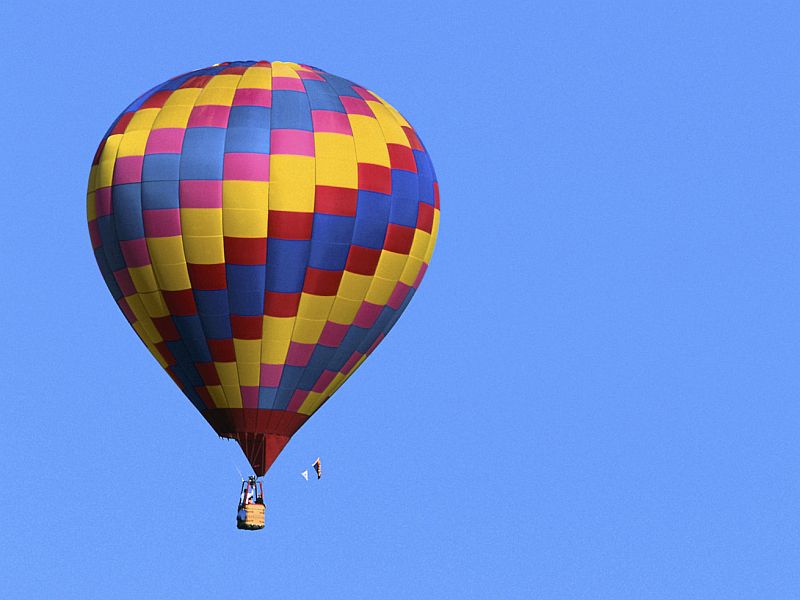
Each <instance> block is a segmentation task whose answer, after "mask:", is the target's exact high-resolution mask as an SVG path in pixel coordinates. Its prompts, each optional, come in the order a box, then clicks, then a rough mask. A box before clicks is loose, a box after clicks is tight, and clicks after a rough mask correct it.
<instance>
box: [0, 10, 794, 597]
mask: <svg viewBox="0 0 800 600" xmlns="http://www.w3.org/2000/svg"><path fill="white" fill-rule="evenodd" d="M699 4H701V3H697V2H591V3H589V2H587V3H579V5H577V6H573V7H568V6H565V3H562V2H502V1H501V2H486V3H471V2H463V1H462V2H452V1H448V2H444V1H443V2H429V1H426V2H423V1H417V0H409V1H407V2H403V3H399V4H397V3H394V4H392V3H379V2H303V1H301V2H284V3H276V2H259V3H230V2H227V3H223V2H216V3H211V2H204V1H197V2H191V3H189V2H154V1H150V0H143V1H142V2H128V3H108V2H80V3H49V5H50V6H51V8H43V7H41V6H36V5H35V4H34V3H28V2H22V1H21V0H12V1H11V3H6V4H4V5H3V7H2V8H0V23H1V25H0V28H2V31H0V34H1V35H0V39H2V42H0V44H2V47H3V54H4V57H5V60H4V62H3V70H2V81H3V93H2V97H1V98H2V99H0V102H2V116H3V119H2V123H3V128H2V132H3V140H4V141H3V143H2V145H1V146H0V154H1V155H2V156H0V164H2V165H3V173H4V177H3V186H4V195H3V200H2V206H3V208H4V211H5V213H4V219H3V225H2V229H3V252H4V260H3V261H2V263H0V265H1V266H0V271H1V272H0V277H2V281H3V285H2V294H0V302H1V303H2V306H1V310H0V315H1V316H0V324H1V325H2V330H3V332H4V338H5V343H4V344H2V347H1V349H0V358H2V364H3V367H4V369H3V370H4V372H5V377H3V380H2V383H0V392H2V402H3V410H2V415H1V416H0V455H1V456H2V459H0V515H1V516H0V531H1V532H2V533H0V596H1V597H3V598H23V597H24V598H43V597H52V598H81V599H84V598H108V597H114V598H120V599H123V598H132V599H140V598H184V597H185V598H192V597H197V598H204V597H216V598H223V599H227V598H242V597H243V596H242V594H243V592H244V590H245V589H246V586H248V585H252V587H253V589H255V590H257V591H258V595H259V597H277V598H301V597H302V598H331V599H335V598H347V599H353V598H395V597H396V598H458V599H463V598H544V599H551V598H552V599H560V598H568V599H571V598H590V599H592V600H595V599H604V598H609V599H614V600H622V599H628V598H630V599H635V600H640V599H643V598H648V599H649V598H668V599H677V598H681V599H683V598H698V599H704V600H705V599H709V598H721V599H725V600H731V599H738V598H757V599H763V598H770V599H772V598H776V599H777V598H780V599H783V598H797V597H800V571H799V570H798V568H797V565H798V564H800V467H798V464H799V461H800V441H798V436H797V433H798V429H800V402H798V393H799V392H800V377H798V351H800V343H799V342H798V340H800V324H799V321H798V306H800V275H799V273H800V271H798V259H800V244H799V243H798V227H799V225H800V203H799V202H798V198H799V197H800V196H799V194H800V178H798V164H800V163H799V161H800V144H799V143H798V140H799V139H800V135H799V134H800V110H799V109H798V98H799V97H800V58H798V57H800V43H799V42H798V40H799V38H798V36H797V32H798V28H800V8H798V7H797V4H796V3H792V2H783V3H781V2H776V3H763V2H752V3H748V2H732V3H708V4H713V5H714V6H706V7H702V6H698V5H699ZM241 59H275V60H279V59H284V60H295V61H299V62H305V63H308V64H313V65H315V66H318V67H320V68H323V69H325V70H327V71H330V72H332V73H335V74H338V75H341V76H343V77H347V78H349V79H352V80H354V81H357V82H359V83H361V84H363V85H365V86H367V87H369V88H371V89H374V90H375V91H376V92H378V93H379V94H381V95H382V96H384V97H386V98H387V99H388V100H389V101H390V102H392V103H393V104H394V105H395V106H396V107H398V109H400V110H401V111H402V112H403V113H404V114H405V115H406V116H407V117H408V119H409V120H410V121H411V122H412V123H413V124H414V125H415V127H416V128H417V129H418V130H419V131H420V133H421V135H422V136H423V139H424V140H425V143H426V145H427V147H428V149H429V151H430V153H431V156H432V157H433V161H434V164H435V166H436V169H437V173H438V177H439V180H440V183H441V189H442V227H441V231H440V237H439V244H438V247H437V250H436V253H435V254H434V257H433V261H432V264H431V268H430V270H429V272H428V275H427V277H426V279H425V281H424V283H423V285H422V288H421V290H420V292H419V294H417V296H416V297H415V299H414V301H413V302H412V304H411V306H410V308H409V310H408V311H407V312H406V313H405V315H404V316H403V318H402V319H401V321H400V323H399V324H398V326H397V327H396V328H395V329H394V330H393V331H392V333H391V334H390V335H389V337H388V338H387V339H386V341H385V342H384V343H383V344H382V346H381V347H380V349H379V350H378V351H377V352H376V353H375V354H374V355H373V356H372V357H371V358H370V360H369V361H368V362H367V363H366V364H365V365H364V367H363V368H362V369H360V370H359V372H358V373H357V374H356V375H355V376H354V377H353V378H352V379H351V380H350V381H349V382H348V383H347V384H346V385H345V386H344V387H343V388H342V389H341V390H340V391H339V392H338V393H337V395H336V396H335V397H334V398H333V399H332V400H331V402H329V403H328V404H327V405H326V406H325V407H324V408H323V409H322V410H321V411H320V412H319V413H317V414H316V415H315V416H314V418H313V419H312V420H311V421H310V422H309V423H308V424H307V425H306V426H305V427H304V428H303V429H302V430H301V432H300V433H299V434H298V435H297V436H296V437H295V438H294V440H293V441H292V442H291V443H290V445H289V446H288V447H287V449H286V451H285V452H284V453H283V455H282V456H281V458H280V459H279V461H278V462H277V463H276V465H275V467H274V468H273V469H272V470H271V472H270V473H269V475H268V477H267V487H268V496H269V498H268V502H269V515H268V521H269V523H268V526H267V529H266V530H264V531H262V532H260V533H256V534H248V533H243V532H240V531H237V530H236V529H235V527H234V521H233V519H234V513H235V502H236V496H237V493H238V486H239V475H238V474H237V472H236V468H235V467H234V464H233V463H234V462H235V463H236V464H237V465H238V466H239V467H240V468H244V464H243V462H244V461H243V460H242V459H240V458H238V457H237V455H236V451H235V449H234V447H233V446H232V445H231V443H226V442H224V441H221V440H219V439H218V438H217V437H216V436H215V435H214V433H213V432H212V431H211V429H210V428H209V427H208V426H207V425H206V424H205V422H204V421H203V420H202V418H200V417H199V416H198V415H197V414H196V413H195V412H194V409H193V408H192V407H191V405H190V404H189V402H188V401H186V399H185V398H184V397H183V396H182V395H181V394H180V392H179V391H178V390H177V388H176V387H175V386H174V385H173V384H172V382H171V381H169V380H168V378H167V377H166V376H165V374H164V373H163V372H162V371H161V369H160V368H159V367H158V365H157V364H156V363H155V361H154V360H153V359H152V358H151V356H150V355H149V353H148V352H147V351H146V350H145V348H144V347H143V346H142V345H141V344H140V342H139V341H138V339H136V337H135V336H134V335H133V333H132V332H131V331H130V329H129V327H128V325H127V323H126V322H125V320H124V319H123V317H122V315H121V314H119V312H118V310H117V309H116V307H115V306H114V304H113V302H112V300H111V297H110V295H109V294H108V292H107V290H106V289H105V286H104V284H103V282H102V280H101V277H100V275H99V272H98V271H97V268H96V266H95V264H94V259H93V257H92V253H91V250H90V244H89V238H88V234H87V231H86V225H85V209H84V193H85V184H86V179H87V174H88V169H89V164H90V161H91V158H92V155H93V153H94V150H95V147H96V145H97V143H98V141H99V140H100V138H101V136H102V135H103V133H104V131H105V129H106V127H107V126H108V124H109V123H110V122H111V120H112V119H113V118H114V117H115V116H116V115H117V114H118V113H119V112H120V111H121V110H122V109H123V108H124V107H125V106H126V104H127V103H128V102H129V101H131V100H132V99H133V98H135V97H136V96H137V95H139V94H140V93H142V92H144V91H145V90H147V89H148V88H149V87H151V86H152V85H155V84H156V83H159V82H161V81H163V80H165V79H167V78H168V77H171V76H173V75H176V74H178V73H180V72H184V71H188V70H192V69H196V68H200V67H204V66H208V65H210V64H213V63H217V62H221V61H224V60H241ZM317 455H321V456H322V457H323V460H324V461H325V469H326V470H325V478H324V479H323V480H322V481H321V482H319V483H317V482H316V481H314V482H308V483H306V482H305V481H303V479H302V478H301V477H300V475H299V473H300V471H302V470H303V469H305V468H307V467H308V466H310V464H311V462H312V461H313V460H314V459H315V458H316V457H317Z"/></svg>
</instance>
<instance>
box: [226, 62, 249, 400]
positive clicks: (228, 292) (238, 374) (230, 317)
mask: <svg viewBox="0 0 800 600" xmlns="http://www.w3.org/2000/svg"><path fill="white" fill-rule="evenodd" d="M242 78H243V77H242V75H240V76H239V80H238V81H237V82H236V88H234V91H233V94H234V97H235V96H236V89H238V87H239V84H241V82H242ZM229 108H230V110H229V111H228V120H227V121H226V123H225V144H224V145H223V147H222V165H223V167H222V168H223V170H222V180H221V182H220V185H221V187H222V189H221V192H220V193H221V194H222V208H221V210H220V216H221V217H222V264H224V265H225V296H226V298H227V302H228V321H229V322H230V326H231V343H232V344H233V358H234V364H235V365H236V387H237V388H239V398H240V400H241V405H242V406H241V408H242V409H244V395H243V394H242V377H241V372H240V370H239V355H238V352H237V351H236V333H235V332H234V330H233V309H232V308H231V286H230V285H229V283H228V259H227V258H226V257H225V154H226V152H227V149H228V136H229V134H230V129H229V127H230V119H231V110H233V98H231V105H230V106H229ZM222 391H223V393H225V388H223V390H222ZM225 398H226V401H228V397H227V394H225ZM228 407H229V408H231V406H230V402H229V401H228Z"/></svg>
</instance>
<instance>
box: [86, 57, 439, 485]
mask: <svg viewBox="0 0 800 600" xmlns="http://www.w3.org/2000/svg"><path fill="white" fill-rule="evenodd" d="M87 212H88V220H89V233H90V236H91V241H92V246H93V248H94V253H95V257H96V259H97V263H98V265H99V267H100V271H101V272H102V275H103V278H104V279H105V282H106V284H107V286H108V288H109V290H110V291H111V294H112V295H113V297H114V299H115V300H116V302H117V304H118V306H119V308H120V309H121V311H122V312H123V314H124V315H125V317H126V318H127V319H128V321H129V322H130V323H131V325H132V326H133V329H134V330H135V331H136V333H137V334H138V335H139V337H140V338H141V339H142V341H143V342H144V343H145V345H146V346H147V348H148V349H149V350H150V352H151V353H152V354H153V356H155V358H156V360H158V362H159V363H160V364H161V366H162V367H163V368H164V369H165V370H166V371H167V373H168V374H169V375H170V377H172V379H173V380H174V381H175V383H176V384H177V385H178V386H179V387H180V389H181V390H182V391H183V393H184V394H185V395H186V396H187V397H188V398H189V400H190V401H191V402H192V403H193V404H194V406H195V407H196V408H197V409H198V410H199V411H200V412H201V413H202V415H203V416H204V417H205V419H206V420H207V421H208V422H209V424H210V425H211V426H212V427H213V428H214V430H215V431H216V432H217V433H218V434H219V435H221V436H224V437H228V438H233V439H236V440H237V441H238V442H239V444H240V446H241V447H242V450H243V451H244V453H245V455H246V456H247V458H248V460H249V461H250V464H251V465H252V467H253V469H254V471H255V472H256V473H257V474H258V475H263V474H264V473H265V472H266V471H267V469H268V468H269V467H270V465H271V464H272V462H273V461H274V460H275V458H276V457H277V455H278V454H279V453H280V451H281V450H282V449H283V447H284V446H285V445H286V443H287V442H288V440H289V438H291V436H292V435H293V434H294V433H295V432H296V431H297V430H298V429H299V428H300V427H301V426H302V425H303V423H305V421H306V420H307V419H308V418H309V417H310V416H311V415H312V414H313V413H314V412H315V411H316V410H317V409H318V408H319V407H320V406H321V405H322V404H323V403H324V402H325V401H326V400H327V399H328V398H329V397H330V396H331V394H333V393H334V392H335V391H336V390H337V389H338V388H339V386H341V385H342V383H343V382H344V381H345V380H346V379H347V377H349V376H350V375H351V374H352V373H353V372H354V371H355V369H357V368H358V366H359V365H360V364H361V363H362V362H363V361H364V359H365V358H366V357H367V356H368V355H369V354H370V353H371V352H372V351H373V350H374V349H375V347H376V346H377V345H378V344H379V343H380V342H381V340H382V339H383V337H384V336H385V335H386V333H387V332H388V331H389V330H390V329H391V327H392V326H393V325H394V323H395V322H396V321H397V319H398V317H399V316H400V315H401V313H402V312H403V310H405V308H406V306H407V305H408V303H409V301H410V300H411V298H412V296H413V295H414V292H415V290H416V289H417V287H418V286H419V283H420V281H421V280H422V277H423V275H424V274H425V270H426V267H427V265H428V262H429V261H430V258H431V253H432V252H433V247H434V244H435V240H436V232H437V229H438V223H439V195H438V186H437V183H436V177H435V175H434V171H433V166H432V164H431V161H430V158H429V156H428V154H427V152H426V150H425V148H424V147H423V145H422V143H421V142H420V139H419V137H418V136H417V134H416V133H415V131H414V129H413V128H412V127H411V125H409V123H408V122H407V121H406V120H405V119H404V118H403V117H402V116H401V115H400V114H399V113H398V112H397V111H396V110H395V109H394V108H393V107H392V106H390V105H389V104H387V103H386V102H385V101H384V100H382V99H381V98H379V97H378V96H376V95H375V94H373V93H371V92H369V91H368V90H366V89H365V88H363V87H361V86H359V85H356V84H354V83H352V82H350V81H347V80H345V79H342V78H340V77H336V76H334V75H331V74H329V73H326V72H324V71H321V70H319V69H316V68H313V67H309V66H305V65H301V64H297V63H288V62H272V63H270V62H266V61H259V62H255V61H247V62H232V63H223V64H220V65H215V66H213V67H210V68H206V69H200V70H198V71H194V72H191V73H187V74H184V75H180V76H178V77H175V78H173V79H170V80H169V81H167V82H165V83H163V84H161V85H159V86H157V87H155V88H153V89H151V90H150V91H149V92H147V93H145V94H144V95H142V96H140V97H139V98H138V99H137V100H136V101H135V102H133V103H132V104H131V105H130V106H129V107H128V108H126V109H125V111H123V113H122V114H121V115H120V116H119V117H118V118H117V119H116V120H115V121H114V123H113V124H112V126H111V127H110V129H109V130H108V132H107V133H106V135H105V137H104V138H103V140H102V142H101V143H100V146H99V148H98V150H97V153H96V155H95V157H94V161H93V164H92V168H91V173H90V177H89V189H88V196H87Z"/></svg>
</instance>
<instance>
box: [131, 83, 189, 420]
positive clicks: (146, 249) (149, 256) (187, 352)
mask: <svg viewBox="0 0 800 600" xmlns="http://www.w3.org/2000/svg"><path fill="white" fill-rule="evenodd" d="M163 85H165V84H161V86H157V87H156V88H154V89H158V88H160V87H163ZM172 92H174V90H172ZM171 95H172V93H170V96H171ZM162 109H163V105H162V106H161V107H158V112H157V113H156V115H155V117H154V118H153V122H152V123H151V124H150V129H149V130H148V132H147V137H148V139H149V137H150V135H151V133H152V131H153V125H155V122H156V119H157V118H158V115H159V114H161V111H162ZM145 148H146V143H145ZM146 155H147V153H146V152H145V153H144V154H143V158H142V173H140V177H139V181H140V183H141V179H142V178H141V175H142V174H143V172H144V156H146ZM143 198H144V194H143V190H142V186H141V185H140V187H139V206H140V208H141V211H142V212H141V215H140V216H141V219H142V229H143V230H144V204H143ZM178 213H179V215H180V210H179V211H178ZM179 218H180V217H179ZM180 237H181V252H183V259H184V262H186V254H185V251H184V250H183V243H182V242H183V234H182V233H181V236H180ZM148 239H149V238H148V237H147V235H146V233H144V240H145V251H146V252H147V259H148V261H149V262H150V265H151V269H152V271H153V279H155V282H156V286H157V287H158V292H159V294H161V298H162V300H164V296H163V292H164V291H165V290H164V289H163V286H162V285H161V281H160V280H159V276H158V272H157V270H156V268H155V262H153V257H152V255H151V254H150V248H149V246H148V245H147V240H148ZM187 271H188V267H187ZM187 276H188V273H187ZM190 285H191V281H190ZM140 301H141V300H140ZM142 304H143V306H144V309H145V311H146V312H147V314H148V315H149V316H150V318H151V320H152V318H153V316H152V314H151V313H150V310H149V309H148V308H147V305H146V304H144V302H143V301H142ZM165 304H166V301H165ZM169 318H170V320H172V323H173V326H174V325H175V320H174V315H172V314H171V312H170V315H169ZM175 328H176V330H177V327H175ZM163 341H164V344H165V345H166V340H163ZM180 344H181V345H182V346H183V348H184V350H185V351H186V354H187V356H189V358H191V353H190V348H189V344H188V343H187V341H186V340H184V339H183V335H181V336H180ZM174 366H178V362H177V360H176V361H175V365H174ZM192 368H193V369H194V370H195V372H196V373H197V376H198V379H200V381H202V382H203V384H205V381H204V380H203V378H202V375H201V374H200V372H199V371H198V370H197V366H196V365H195V363H194V362H193V363H192ZM179 369H180V371H183V372H184V373H186V369H185V368H184V367H179ZM187 379H188V378H187ZM191 391H192V393H194V394H195V395H198V392H197V390H195V389H194V388H192V390H191ZM200 400H201V401H202V398H200ZM198 409H200V407H198ZM200 410H202V409H200Z"/></svg>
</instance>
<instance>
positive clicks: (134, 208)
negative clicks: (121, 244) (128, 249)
mask: <svg viewBox="0 0 800 600" xmlns="http://www.w3.org/2000/svg"><path fill="white" fill-rule="evenodd" d="M111 202H112V206H113V207H114V227H116V229H117V237H118V239H120V240H138V239H141V238H143V237H144V222H143V221H142V199H141V185H140V184H138V183H127V184H124V185H115V186H114V187H112V188H111Z"/></svg>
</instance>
